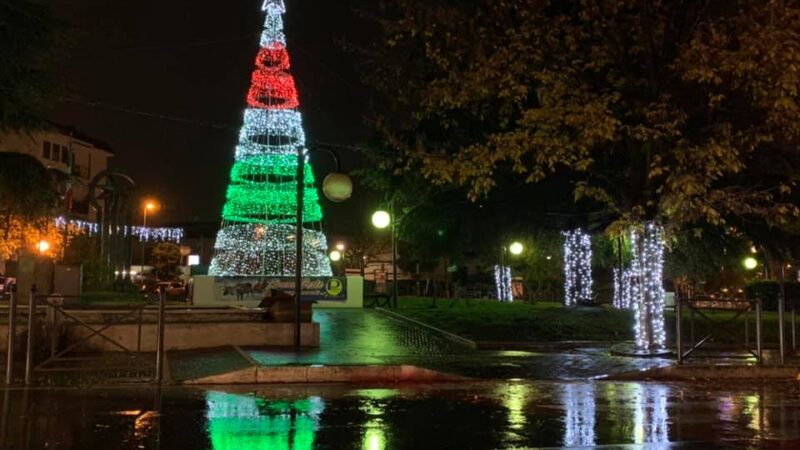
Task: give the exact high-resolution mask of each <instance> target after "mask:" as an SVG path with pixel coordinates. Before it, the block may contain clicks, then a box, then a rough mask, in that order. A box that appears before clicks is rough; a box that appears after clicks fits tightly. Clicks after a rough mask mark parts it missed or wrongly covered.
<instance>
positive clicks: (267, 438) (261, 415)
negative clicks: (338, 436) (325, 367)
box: [206, 391, 325, 450]
mask: <svg viewBox="0 0 800 450" xmlns="http://www.w3.org/2000/svg"><path fill="white" fill-rule="evenodd" d="M206 407H207V412H206V418H207V420H208V428H207V431H208V436H209V440H210V441H211V446H212V447H211V448H212V449H213V450H229V449H230V450H249V449H254V450H255V449H259V450H261V449H270V450H289V449H292V450H305V449H311V448H313V446H314V438H315V435H316V431H317V428H318V427H319V416H320V414H321V413H322V410H323V409H324V407H325V405H324V403H323V401H322V399H321V398H319V397H310V398H307V399H300V400H294V401H270V400H266V399H262V398H259V397H255V396H251V395H236V394H227V393H224V392H215V391H210V392H208V393H207V394H206Z"/></svg>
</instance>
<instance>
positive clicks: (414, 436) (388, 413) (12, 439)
mask: <svg viewBox="0 0 800 450" xmlns="http://www.w3.org/2000/svg"><path fill="white" fill-rule="evenodd" d="M0 395H3V397H2V399H0V400H2V401H3V404H2V406H3V410H2V411H3V416H2V420H1V421H0V448H3V449H17V448H19V449H27V448H30V449H40V448H47V449H112V448H113V449H150V448H152V449H210V450H228V449H230V450H234V449H235V450H249V449H270V450H282V449H286V450H289V449H292V450H303V449H368V450H383V449H403V448H413V449H426V448H432V449H433V448H435V449H445V448H452V449H466V448H470V449H494V448H526V447H550V446H551V447H560V446H565V447H591V446H595V445H631V444H647V445H646V448H667V447H669V446H671V445H672V444H675V443H687V442H688V443H692V445H699V444H698V443H702V445H700V447H697V448H742V447H746V446H753V447H760V446H761V445H764V444H765V443H766V442H767V441H786V442H783V444H784V448H796V447H794V446H795V445H800V392H798V387H797V386H795V385H769V386H751V385H737V386H731V387H723V386H719V385H709V384H693V385H688V384H660V383H615V382H558V383H556V382H552V383H550V382H539V383H536V382H526V381H518V382H499V383H486V382H482V383H475V384H467V385H463V384H460V385H450V384H447V385H426V386H398V387H393V388H366V387H363V388H359V387H348V386H316V387H315V386H309V387H299V386H298V387H287V386H284V387H272V388H260V387H259V388H254V389H253V390H247V389H243V388H231V389H225V388H219V389H210V390H199V389H198V390H195V389H185V388H169V389H165V390H164V391H162V392H161V394H160V395H159V393H158V392H157V391H156V390H152V389H136V390H121V389H108V390H84V391H79V390H36V391H30V392H25V391H21V390H16V391H4V392H0ZM774 445H778V446H780V445H781V444H778V443H777V442H776V443H774ZM786 445H788V447H787V446H786Z"/></svg>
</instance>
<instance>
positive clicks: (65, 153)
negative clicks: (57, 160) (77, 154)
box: [61, 146, 69, 164]
mask: <svg viewBox="0 0 800 450" xmlns="http://www.w3.org/2000/svg"><path fill="white" fill-rule="evenodd" d="M61 162H62V163H64V164H69V148H67V147H64V146H62V147H61Z"/></svg>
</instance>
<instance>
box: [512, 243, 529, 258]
mask: <svg viewBox="0 0 800 450" xmlns="http://www.w3.org/2000/svg"><path fill="white" fill-rule="evenodd" d="M508 251H509V252H511V254H512V255H516V256H519V255H521V254H522V252H524V251H525V246H523V245H522V244H521V243H519V242H512V243H511V245H509V246H508Z"/></svg>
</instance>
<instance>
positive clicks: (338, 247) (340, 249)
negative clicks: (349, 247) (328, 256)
mask: <svg viewBox="0 0 800 450" xmlns="http://www.w3.org/2000/svg"><path fill="white" fill-rule="evenodd" d="M336 250H339V251H340V252H343V251H344V242H339V243H338V244H336Z"/></svg>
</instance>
